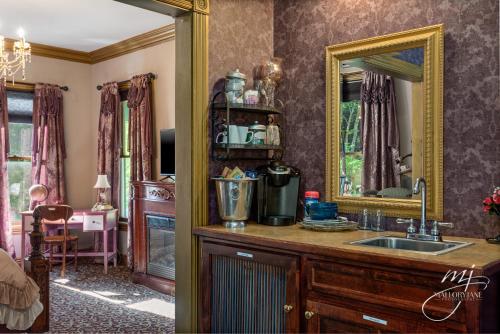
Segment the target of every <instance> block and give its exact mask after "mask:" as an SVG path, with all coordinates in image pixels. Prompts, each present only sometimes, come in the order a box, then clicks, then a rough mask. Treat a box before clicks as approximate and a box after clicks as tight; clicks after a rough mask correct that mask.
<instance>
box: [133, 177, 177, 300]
mask: <svg viewBox="0 0 500 334" xmlns="http://www.w3.org/2000/svg"><path fill="white" fill-rule="evenodd" d="M131 197H132V217H133V219H132V225H133V241H134V252H133V264H134V273H133V275H132V281H133V282H134V283H138V284H143V285H146V286H148V287H150V288H152V289H154V290H157V291H160V292H163V293H166V294H171V295H174V293H175V224H176V219H175V184H173V183H167V182H156V181H134V182H132V191H131Z"/></svg>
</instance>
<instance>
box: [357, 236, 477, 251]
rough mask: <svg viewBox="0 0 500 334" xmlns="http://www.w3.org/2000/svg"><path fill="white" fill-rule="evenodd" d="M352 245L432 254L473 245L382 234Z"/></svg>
mask: <svg viewBox="0 0 500 334" xmlns="http://www.w3.org/2000/svg"><path fill="white" fill-rule="evenodd" d="M350 244H352V245H361V246H371V247H381V248H388V249H398V250H405V251H411V252H418V253H425V254H431V255H439V254H444V253H448V252H451V251H454V250H457V249H459V248H462V247H466V246H469V245H471V244H472V243H471V242H462V241H446V240H444V241H442V242H437V241H423V240H412V239H406V238H401V237H394V236H380V237H375V238H370V239H363V240H358V241H352V242H351V243H350Z"/></svg>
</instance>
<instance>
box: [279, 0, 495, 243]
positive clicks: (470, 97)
mask: <svg viewBox="0 0 500 334" xmlns="http://www.w3.org/2000/svg"><path fill="white" fill-rule="evenodd" d="M498 6H499V5H498V0H287V1H275V2H274V54H275V56H279V57H283V58H284V62H283V64H284V65H283V66H284V72H285V79H284V82H283V84H282V85H281V87H280V89H279V97H280V98H281V99H283V100H284V101H286V111H285V120H286V122H285V129H286V137H287V147H286V156H285V160H287V161H288V162H289V163H291V164H293V165H295V166H297V167H298V168H300V169H301V170H302V173H303V180H304V182H305V188H307V189H311V190H312V189H315V190H319V191H321V192H323V191H324V189H325V184H324V182H325V177H324V175H325V46H327V45H332V44H337V43H343V42H348V41H354V40H358V39H362V38H367V37H372V36H377V35H381V34H388V33H393V32H398V31H403V30H408V29H412V28H418V27H423V26H427V25H432V24H438V23H444V25H445V63H444V73H445V75H444V208H445V215H444V216H445V217H444V218H445V221H450V222H454V223H455V228H454V229H452V230H447V231H446V234H450V235H461V236H470V237H479V238H482V237H485V236H493V235H494V234H498V233H500V220H499V219H498V218H496V217H487V216H486V215H485V214H483V213H482V205H481V202H482V200H483V198H484V197H486V196H487V195H488V194H490V193H491V191H492V189H493V186H494V185H500V117H499V115H500V98H499V92H500V90H499V89H500V87H499V31H498V30H499V28H498V27H499V7H498ZM390 228H391V229H397V228H399V229H401V228H400V227H395V226H394V225H393V224H391V226H390Z"/></svg>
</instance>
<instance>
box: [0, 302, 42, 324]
mask: <svg viewBox="0 0 500 334" xmlns="http://www.w3.org/2000/svg"><path fill="white" fill-rule="evenodd" d="M42 311H43V304H42V303H40V298H37V299H36V300H35V302H34V303H33V305H31V306H30V307H28V308H27V309H25V310H14V309H12V308H10V307H8V306H7V305H3V304H0V324H5V325H6V326H7V328H8V329H10V330H20V331H24V330H27V329H28V328H30V327H31V325H33V323H34V322H35V320H36V318H37V317H38V316H39V315H40V313H42Z"/></svg>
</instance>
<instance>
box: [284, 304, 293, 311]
mask: <svg viewBox="0 0 500 334" xmlns="http://www.w3.org/2000/svg"><path fill="white" fill-rule="evenodd" d="M283 310H285V312H286V313H289V312H290V311H291V310H293V306H292V305H284V306H283Z"/></svg>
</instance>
